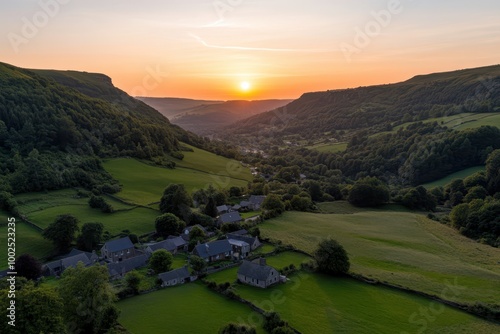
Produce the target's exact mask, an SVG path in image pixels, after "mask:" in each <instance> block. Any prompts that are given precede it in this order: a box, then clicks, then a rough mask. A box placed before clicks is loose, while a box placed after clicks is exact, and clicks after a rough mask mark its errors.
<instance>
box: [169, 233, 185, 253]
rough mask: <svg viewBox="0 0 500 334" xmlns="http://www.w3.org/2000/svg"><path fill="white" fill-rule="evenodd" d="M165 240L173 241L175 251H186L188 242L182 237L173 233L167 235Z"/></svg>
mask: <svg viewBox="0 0 500 334" xmlns="http://www.w3.org/2000/svg"><path fill="white" fill-rule="evenodd" d="M188 235H189V234H188ZM167 240H170V241H172V242H173V243H174V245H175V247H176V249H177V251H183V250H184V251H187V247H188V243H187V242H186V240H184V239H183V238H182V237H176V236H173V235H169V236H168V238H167Z"/></svg>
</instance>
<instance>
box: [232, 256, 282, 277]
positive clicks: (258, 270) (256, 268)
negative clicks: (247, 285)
mask: <svg viewBox="0 0 500 334" xmlns="http://www.w3.org/2000/svg"><path fill="white" fill-rule="evenodd" d="M255 261H256V262H250V261H243V263H242V264H241V266H240V268H239V269H238V275H243V276H246V277H250V278H255V279H256V280H259V281H265V280H267V278H268V277H269V275H270V274H271V271H272V270H273V269H274V268H273V267H271V266H268V265H261V264H260V263H259V259H257V260H255Z"/></svg>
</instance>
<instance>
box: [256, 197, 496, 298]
mask: <svg viewBox="0 0 500 334" xmlns="http://www.w3.org/2000/svg"><path fill="white" fill-rule="evenodd" d="M340 204H341V207H342V209H343V210H345V206H346V203H340ZM333 206H334V204H331V205H330V209H333ZM356 210H359V209H356ZM259 228H260V230H261V233H262V235H263V237H270V238H273V239H279V240H282V241H283V242H284V243H287V244H292V245H294V246H296V247H297V248H299V249H302V250H304V251H307V252H309V253H311V252H313V251H314V249H315V247H316V246H317V244H318V242H319V241H321V240H322V239H323V238H326V237H332V238H334V239H337V240H338V241H339V242H340V243H341V244H342V245H343V246H344V247H345V249H346V250H347V252H348V253H349V256H350V259H351V264H352V265H351V270H352V271H353V272H355V273H359V274H362V275H364V276H367V277H370V278H373V279H378V280H380V281H386V282H389V283H392V284H396V285H400V286H403V287H409V288H411V289H413V290H417V291H422V292H426V293H429V294H433V295H437V296H440V295H441V294H442V292H443V289H444V288H445V287H446V285H447V284H450V282H453V283H454V284H458V285H460V286H463V287H464V289H462V290H461V291H460V293H459V294H457V295H451V296H445V297H446V298H447V299H449V300H453V301H458V302H467V303H474V302H476V301H482V302H485V303H491V304H494V303H498V301H499V300H500V289H499V288H498V287H500V267H499V263H500V250H499V249H497V248H493V247H490V246H486V245H482V244H479V243H476V242H474V241H472V240H470V239H467V238H465V237H463V236H462V235H460V234H459V233H458V232H457V231H455V230H453V229H452V228H449V227H447V226H444V225H441V224H438V223H436V222H434V221H431V220H428V219H427V218H425V217H424V216H423V215H419V214H416V213H409V212H397V211H389V210H388V211H382V210H378V211H369V210H366V211H364V212H363V211H361V212H359V211H358V212H356V213H351V214H313V213H303V212H287V213H285V214H284V215H282V216H281V217H278V218H275V219H272V220H268V221H266V222H265V223H263V224H262V225H260V226H259Z"/></svg>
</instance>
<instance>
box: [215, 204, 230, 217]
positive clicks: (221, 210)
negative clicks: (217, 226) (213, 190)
mask: <svg viewBox="0 0 500 334" xmlns="http://www.w3.org/2000/svg"><path fill="white" fill-rule="evenodd" d="M231 210H232V209H231V207H229V206H227V205H220V206H218V207H217V213H218V214H219V215H221V214H223V213H228V212H230V211H231Z"/></svg>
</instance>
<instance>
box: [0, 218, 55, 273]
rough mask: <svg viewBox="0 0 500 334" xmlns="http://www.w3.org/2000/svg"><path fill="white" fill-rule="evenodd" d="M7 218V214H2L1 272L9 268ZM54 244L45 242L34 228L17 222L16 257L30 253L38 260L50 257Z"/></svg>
mask: <svg viewBox="0 0 500 334" xmlns="http://www.w3.org/2000/svg"><path fill="white" fill-rule="evenodd" d="M7 217H9V216H8V215H7V214H6V213H4V212H0V223H1V224H0V244H1V245H2V249H1V250H0V270H3V269H6V268H7V257H8V256H7ZM51 251H52V244H51V243H50V241H47V240H45V239H44V238H43V237H42V235H41V234H40V232H39V231H37V230H36V229H35V228H34V227H32V226H30V225H28V224H26V223H23V222H21V221H20V220H19V219H18V220H17V221H16V257H18V256H19V255H22V254H25V253H28V254H31V255H33V256H34V257H36V258H38V259H43V258H44V257H46V256H48V255H50V253H51Z"/></svg>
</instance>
